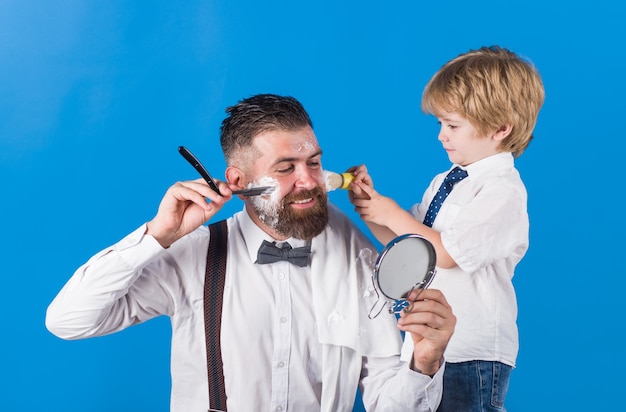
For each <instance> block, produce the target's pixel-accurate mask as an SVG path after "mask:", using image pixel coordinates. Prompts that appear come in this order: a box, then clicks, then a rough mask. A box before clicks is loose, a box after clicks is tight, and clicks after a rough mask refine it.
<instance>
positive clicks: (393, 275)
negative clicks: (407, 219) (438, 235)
mask: <svg viewBox="0 0 626 412" xmlns="http://www.w3.org/2000/svg"><path fill="white" fill-rule="evenodd" d="M436 262H437V255H436V253H435V248H434V247H433V245H432V244H431V243H430V242H429V241H428V240H426V239H425V238H423V237H422V236H420V235H416V234H407V235H402V236H398V237H397V238H395V239H393V240H392V241H391V242H389V243H388V244H387V246H385V248H384V249H383V251H382V252H381V253H380V255H379V256H378V259H377V260H376V265H375V267H374V276H373V280H374V287H375V288H376V289H377V292H380V293H381V294H382V295H383V296H385V298H386V299H387V301H388V303H389V306H390V307H389V311H390V312H391V313H394V312H395V313H397V312H399V311H401V310H402V309H404V308H405V307H407V306H408V305H409V302H408V301H407V300H406V299H407V297H408V296H409V294H410V293H411V291H413V290H414V289H425V288H427V287H428V285H430V282H431V281H432V280H433V277H434V276H435V273H436V270H435V264H436ZM372 309H373V308H372ZM381 310H382V308H381ZM378 313H380V311H379V312H378ZM377 315H378V314H377Z"/></svg>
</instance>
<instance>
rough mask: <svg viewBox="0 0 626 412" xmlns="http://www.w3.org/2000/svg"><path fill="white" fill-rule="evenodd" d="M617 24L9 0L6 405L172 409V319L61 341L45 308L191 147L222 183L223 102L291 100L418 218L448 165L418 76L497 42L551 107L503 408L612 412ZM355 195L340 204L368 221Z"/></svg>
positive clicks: (496, 12)
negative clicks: (417, 206)
mask: <svg viewBox="0 0 626 412" xmlns="http://www.w3.org/2000/svg"><path fill="white" fill-rule="evenodd" d="M625 21H626V14H625V13H624V11H623V8H622V7H618V2H606V1H594V2H565V1H553V2H551V1H545V0H542V1H538V0H525V1H511V2H501V1H474V2H467V1H447V2H435V1H433V2H428V3H427V4H425V3H424V2H421V1H402V0H399V1H388V2H374V1H353V2H347V1H341V0H333V1H321V0H317V1H315V2H291V1H265V2H261V1H235V0H229V1H200V0H189V1H178V2H173V1H164V0H153V1H145V2H141V1H135V2H131V1H122V0H111V1H70V0H68V1H43V2H42V1H32V0H0V179H1V180H0V183H1V193H2V195H1V196H2V197H1V201H0V219H1V227H2V235H1V238H2V240H1V242H2V244H1V246H2V247H1V248H0V254H1V255H0V258H1V266H0V268H1V269H0V270H1V274H2V275H1V279H2V283H3V287H2V291H1V292H0V293H1V298H0V309H1V313H2V315H3V328H2V338H1V342H2V346H1V347H2V351H3V356H2V369H1V370H2V373H1V374H0V410H2V411H40V410H54V411H67V412H70V411H81V412H82V411H111V410H119V411H166V410H168V407H169V387H170V380H169V379H170V378H169V338H170V330H169V322H168V320H167V319H166V318H160V319H157V320H154V321H151V322H148V323H146V324H143V325H140V326H137V327H134V328H131V329H128V330H126V331H123V332H121V333H118V334H116V335H112V336H107V337H101V338H94V339H90V340H84V341H75V342H66V341H62V340H60V339H58V338H56V337H54V336H53V335H51V334H50V333H48V332H47V330H46V329H45V327H44V316H45V310H46V307H47V305H48V304H49V303H50V301H51V300H52V298H53V297H54V296H55V294H56V293H57V292H58V290H59V289H60V288H61V286H62V285H63V284H64V283H65V282H66V281H67V279H68V278H69V277H70V275H71V274H72V273H73V271H74V270H75V269H76V267H78V266H79V265H80V264H81V263H83V262H84V261H85V260H86V259H88V258H89V257H90V256H91V255H92V254H94V253H95V252H97V251H98V250H100V249H102V248H104V247H106V246H108V245H109V244H112V243H114V242H116V241H117V240H118V239H120V238H121V237H123V236H124V235H125V234H126V233H128V232H130V231H131V230H132V229H134V228H136V227H137V226H139V225H140V224H141V223H143V222H144V221H146V220H149V219H150V218H151V217H152V216H153V215H154V213H155V212H156V209H157V206H158V203H159V201H160V199H161V196H162V195H163V193H164V192H165V190H166V189H167V188H168V187H169V186H170V185H171V184H172V183H174V182H175V181H177V180H187V179H195V178H196V177H197V175H196V173H195V171H194V170H193V169H192V168H191V167H190V166H189V164H187V163H186V162H185V161H184V160H183V159H182V157H180V156H179V154H178V153H177V150H176V149H177V147H178V146H179V145H186V146H187V147H189V148H190V149H191V150H192V151H194V153H195V154H196V155H198V157H200V158H201V159H202V160H203V162H204V163H206V165H208V167H209V169H210V170H211V171H212V172H213V173H214V174H215V175H216V176H217V177H219V178H222V177H223V170H224V167H225V166H224V160H223V158H222V155H221V151H220V147H219V143H218V131H219V130H218V129H219V124H220V122H221V119H222V118H223V116H224V108H225V107H226V106H229V105H232V104H234V103H235V102H237V101H238V100H239V99H241V98H243V97H247V96H250V95H252V94H256V93H262V92H270V93H278V94H289V95H293V96H295V97H297V98H298V99H300V100H301V101H302V102H303V104H304V105H305V107H306V108H307V109H308V111H309V113H310V114H311V116H312V118H313V121H314V124H315V130H316V133H317V136H318V139H319V141H320V143H321V145H322V147H323V149H324V166H325V167H326V168H327V169H330V170H336V171H342V170H344V169H345V168H347V167H349V166H351V165H355V164H360V163H365V164H366V165H367V166H368V167H369V169H370V171H371V174H372V175H373V177H374V178H375V181H376V187H377V189H378V190H379V191H380V192H381V193H383V194H386V195H389V196H392V197H394V198H395V199H396V200H397V201H398V203H400V204H401V205H402V206H404V207H409V206H410V205H411V204H412V203H414V202H416V201H418V200H419V199H420V198H421V195H422V192H423V190H424V189H425V188H426V185H427V184H428V183H429V181H430V179H431V178H432V176H433V175H434V174H435V173H438V172H440V171H443V170H445V169H446V168H447V167H448V165H449V163H448V160H447V156H446V154H445V153H444V151H443V150H442V149H441V146H440V144H439V142H438V141H437V130H438V128H437V124H436V121H435V119H434V118H432V117H429V116H426V115H424V114H422V113H421V112H420V109H419V102H420V95H421V91H422V89H423V87H424V85H425V83H426V81H427V80H428V78H429V77H430V76H431V75H432V74H433V73H434V72H435V71H436V70H437V69H438V68H439V67H440V66H441V65H442V64H443V63H444V62H445V61H447V60H448V59H450V58H452V57H455V56H456V55H458V54H460V53H462V52H465V51H467V50H469V49H472V48H478V47H480V46H482V45H492V44H499V45H501V46H504V47H507V48H510V49H512V50H514V51H516V52H518V53H519V54H521V55H523V56H526V57H528V58H530V59H531V60H532V61H533V62H534V63H535V64H536V65H537V67H538V68H539V70H540V72H541V74H542V76H543V79H544V82H545V88H546V95H547V98H546V102H545V105H544V107H543V109H542V111H541V113H540V117H539V121H538V124H537V127H536V130H535V140H534V141H533V142H532V143H531V145H530V147H529V148H528V150H527V151H526V152H525V153H524V154H523V155H522V157H520V158H519V159H518V161H517V166H518V168H519V170H520V171H521V173H522V176H523V178H524V180H525V182H526V185H527V188H528V193H529V213H530V218H531V247H530V249H529V251H528V254H527V255H526V257H525V258H524V260H523V261H522V262H521V263H520V265H519V266H518V269H517V272H516V276H515V278H514V281H515V285H516V288H517V291H518V300H519V309H520V314H519V328H520V335H521V336H520V353H519V358H518V367H517V369H515V371H514V372H513V375H512V381H511V387H510V392H509V396H508V402H507V406H508V409H509V410H510V411H514V412H515V411H551V410H564V411H574V410H603V409H612V407H613V406H615V405H616V404H619V400H620V399H622V398H623V393H622V389H623V379H621V378H614V373H615V372H619V371H622V370H623V369H624V367H626V362H625V361H624V356H623V348H624V344H625V343H626V342H625V340H624V338H623V336H622V335H623V334H622V328H623V326H622V325H623V320H622V315H623V313H624V309H623V302H624V297H623V295H624V293H623V286H624V281H623V278H624V275H625V274H626V270H625V266H624V260H623V256H624V253H623V250H622V249H623V246H624V242H623V240H622V239H623V238H622V237H621V236H620V235H619V234H618V233H619V232H621V230H623V229H624V227H625V225H624V223H625V222H624V217H623V211H624V206H623V203H622V200H621V199H622V196H621V193H620V192H621V191H622V190H623V189H624V186H625V185H624V180H623V175H624V173H623V166H621V164H620V163H619V162H620V161H622V159H621V156H623V154H624V150H625V149H626V147H625V140H626V139H625V133H624V126H623V121H624V109H625V105H624V96H625V95H626V82H624V73H625V72H626V67H625V63H624V60H623V55H624V54H625V53H624V52H625V51H626V50H625V49H626V48H625V46H624V39H626V33H625V29H624V27H625V24H624V22H625ZM600 194H605V195H607V196H608V201H607V202H606V203H605V202H604V201H602V200H600V198H599V197H597V196H598V195H600ZM346 198H347V196H346V194H345V192H339V191H338V192H333V193H332V194H331V200H333V201H334V202H336V203H337V204H338V205H339V206H340V207H342V208H343V209H344V210H345V211H346V212H348V213H349V214H350V215H351V216H352V217H354V218H355V219H356V218H357V217H356V215H354V213H353V212H352V209H351V207H350V205H349V203H348V202H347V199H346ZM240 207H241V202H239V201H238V200H235V201H233V202H231V204H229V205H228V207H227V208H226V209H225V210H223V211H221V212H220V216H227V215H229V214H231V213H232V212H234V211H236V210H239V208H240ZM362 227H363V226H362ZM251 350H254V348H251ZM619 373H620V375H619V376H621V372H619Z"/></svg>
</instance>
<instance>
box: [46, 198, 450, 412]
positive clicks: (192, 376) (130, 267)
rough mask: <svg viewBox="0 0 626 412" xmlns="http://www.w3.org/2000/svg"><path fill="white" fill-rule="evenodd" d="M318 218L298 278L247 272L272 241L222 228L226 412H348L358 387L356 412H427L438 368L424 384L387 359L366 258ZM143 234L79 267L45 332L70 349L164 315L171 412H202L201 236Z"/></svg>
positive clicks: (386, 325) (367, 252) (434, 398)
mask: <svg viewBox="0 0 626 412" xmlns="http://www.w3.org/2000/svg"><path fill="white" fill-rule="evenodd" d="M329 208H330V223H329V225H328V227H327V228H326V229H325V230H324V232H323V233H322V234H320V235H319V236H317V237H316V238H314V239H313V240H312V242H311V250H312V253H311V264H310V266H308V267H303V268H301V267H298V266H295V265H292V264H290V263H287V262H276V263H272V264H265V265H259V264H256V263H255V261H256V259H257V250H258V247H259V246H260V244H261V243H262V241H263V240H268V241H273V239H271V238H270V237H269V236H268V235H267V234H266V233H265V232H263V231H262V230H261V229H260V228H259V227H258V226H256V225H255V224H254V223H253V222H252V220H251V219H250V217H249V216H248V214H247V213H246V212H245V210H244V211H242V212H239V213H237V214H235V215H234V216H233V217H231V218H229V219H228V232H229V233H228V258H227V270H226V281H225V288H224V303H223V315H222V330H221V347H222V357H223V363H224V375H225V384H226V393H227V396H228V410H229V411H231V412H233V411H234V412H236V411H252V410H262V411H277V412H280V411H298V412H300V411H333V412H334V411H351V410H352V408H353V404H354V397H355V394H356V390H357V387H358V385H359V384H361V385H362V393H363V401H364V404H365V405H366V407H367V408H368V409H374V408H375V409H376V410H377V411H383V410H389V411H401V410H411V411H422V410H423V411H429V410H435V409H436V407H437V405H438V402H439V399H440V397H441V390H442V377H443V372H442V371H443V367H442V368H441V369H440V370H439V372H438V373H437V374H436V375H435V376H434V378H433V379H431V378H430V377H428V376H424V375H421V374H419V373H416V372H414V371H411V370H410V369H409V368H408V366H407V364H406V363H404V362H401V361H400V359H399V351H400V345H401V342H400V335H399V333H398V330H397V328H396V326H395V318H394V317H393V316H392V315H388V314H387V313H383V314H381V315H380V316H379V317H378V318H376V319H375V320H371V319H369V318H368V316H367V314H368V312H369V310H370V309H371V307H372V306H373V305H374V302H375V300H376V293H375V292H374V290H373V287H372V281H371V273H372V267H373V263H374V260H375V258H376V251H375V249H374V248H373V246H372V244H371V243H370V242H369V240H367V238H366V237H364V236H363V235H362V234H361V233H360V232H359V231H358V229H357V228H356V227H355V226H354V225H353V224H352V223H351V222H350V221H349V219H347V217H345V216H344V215H343V214H342V213H341V212H339V211H338V210H337V209H336V208H335V207H333V206H332V205H329ZM145 229H146V228H145V225H143V226H141V227H140V228H138V229H137V230H136V231H134V232H133V233H131V234H130V235H128V236H127V237H125V238H124V239H122V240H121V241H120V242H118V243H117V244H115V245H113V246H111V247H109V248H107V249H105V250H103V251H101V252H100V253H98V254H96V255H95V256H94V257H92V258H91V259H90V260H89V261H88V262H87V263H86V264H85V265H83V266H81V267H80V268H79V269H78V270H77V271H76V273H75V274H74V275H73V276H72V278H71V279H70V280H69V281H68V283H67V284H66V285H65V286H64V287H63V289H62V290H61V292H60V293H59V294H58V296H57V297H56V298H55V299H54V301H53V302H52V303H51V305H50V307H49V308H48V312H47V318H46V324H47V326H48V328H49V329H50V330H51V331H52V332H53V333H54V334H56V335H57V336H59V337H62V338H65V339H79V338H86V337H91V336H99V335H105V334H108V333H112V332H115V331H119V330H121V329H124V328H126V327H128V326H131V325H133V324H137V323H139V322H144V321H146V320H148V319H150V318H153V317H156V316H159V315H167V316H169V317H170V318H171V322H172V356H171V374H172V394H171V410H172V411H180V412H193V411H202V412H205V411H206V410H207V409H208V400H209V394H208V385H207V361H206V347H205V332H204V311H203V304H204V302H203V287H204V277H205V267H206V252H207V248H208V242H209V231H208V229H207V227H206V226H202V227H200V228H198V229H197V230H196V231H194V232H192V233H190V234H189V235H187V236H185V237H183V238H182V239H180V240H178V241H177V242H175V243H174V244H173V245H172V246H171V247H170V248H168V249H163V248H162V247H161V246H160V245H159V244H158V242H156V240H155V239H154V238H152V237H151V236H148V235H144V233H145ZM288 242H289V243H290V244H291V246H292V247H299V246H302V245H303V244H304V242H303V241H301V240H297V239H288ZM279 244H280V242H279Z"/></svg>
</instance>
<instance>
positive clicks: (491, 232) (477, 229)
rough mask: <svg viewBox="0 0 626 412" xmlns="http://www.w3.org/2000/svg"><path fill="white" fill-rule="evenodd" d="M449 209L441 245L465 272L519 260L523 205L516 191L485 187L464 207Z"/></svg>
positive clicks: (524, 230)
mask: <svg viewBox="0 0 626 412" xmlns="http://www.w3.org/2000/svg"><path fill="white" fill-rule="evenodd" d="M449 208H450V210H451V211H450V213H449V215H448V216H449V217H450V220H449V221H448V222H447V223H446V229H444V230H443V231H442V232H441V241H442V243H443V245H444V247H445V248H446V250H447V251H448V253H449V254H450V256H452V258H453V259H454V260H455V262H456V263H457V264H458V265H459V267H460V268H461V269H462V270H464V271H465V272H473V271H475V270H477V269H479V268H481V267H484V266H487V265H490V264H492V263H493V262H494V261H498V260H501V259H511V258H513V259H515V258H516V256H517V257H518V258H519V259H521V257H522V256H523V255H524V253H525V252H526V250H527V248H528V214H527V211H526V201H525V198H524V195H523V193H521V192H520V191H519V190H517V189H516V188H515V187H513V186H511V185H491V186H485V187H483V188H482V190H481V191H480V192H479V193H478V194H477V195H476V196H475V197H474V198H472V199H471V201H469V202H468V203H467V204H463V205H449ZM454 209H456V210H454ZM519 259H518V260H519Z"/></svg>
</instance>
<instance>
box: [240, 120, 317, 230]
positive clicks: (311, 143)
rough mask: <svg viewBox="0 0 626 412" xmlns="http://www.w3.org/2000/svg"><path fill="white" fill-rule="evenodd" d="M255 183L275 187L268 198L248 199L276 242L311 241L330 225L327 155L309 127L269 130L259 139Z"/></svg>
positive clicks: (263, 226) (255, 144)
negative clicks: (324, 165)
mask: <svg viewBox="0 0 626 412" xmlns="http://www.w3.org/2000/svg"><path fill="white" fill-rule="evenodd" d="M253 145H254V146H255V149H256V151H258V152H259V153H260V156H258V157H256V158H255V159H254V164H253V172H252V176H251V177H252V178H253V179H254V182H255V185H263V186H266V185H274V186H276V189H275V190H274V192H273V193H271V194H269V195H262V196H255V197H251V198H249V199H248V202H247V205H249V206H250V208H251V209H252V210H250V208H249V209H248V210H249V211H251V212H252V213H251V215H252V218H253V220H255V221H256V223H257V224H259V226H261V227H262V228H264V229H265V231H267V232H268V233H269V234H270V235H272V236H273V237H274V238H276V239H286V238H289V237H294V238H297V239H311V238H313V237H315V236H317V235H318V234H320V233H321V232H322V231H323V230H324V228H325V227H326V225H327V223H328V205H327V203H328V198H327V195H326V189H325V187H326V185H325V182H324V177H323V174H322V163H321V157H322V151H321V149H320V147H319V145H318V143H317V139H316V138H315V134H314V133H313V130H312V129H311V128H310V127H308V126H307V127H303V128H301V129H298V130H295V131H287V130H270V131H266V132H263V133H260V134H259V135H257V136H256V137H255V138H254V142H253Z"/></svg>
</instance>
